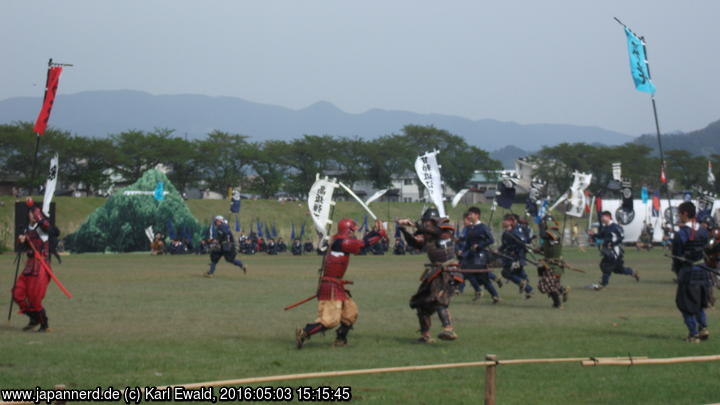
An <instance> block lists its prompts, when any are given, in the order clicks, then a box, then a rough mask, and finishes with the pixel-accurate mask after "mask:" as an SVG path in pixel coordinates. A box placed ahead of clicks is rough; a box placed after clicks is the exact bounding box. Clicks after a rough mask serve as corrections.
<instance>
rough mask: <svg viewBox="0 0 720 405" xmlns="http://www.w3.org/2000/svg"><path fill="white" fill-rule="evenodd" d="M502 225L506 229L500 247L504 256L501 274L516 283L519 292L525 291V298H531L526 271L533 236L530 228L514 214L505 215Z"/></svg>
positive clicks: (500, 251)
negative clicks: (529, 245) (526, 257)
mask: <svg viewBox="0 0 720 405" xmlns="http://www.w3.org/2000/svg"><path fill="white" fill-rule="evenodd" d="M502 226H503V229H505V231H504V232H503V234H502V239H501V240H502V244H501V245H500V248H499V249H498V251H499V253H500V254H501V255H502V258H503V260H502V262H503V270H502V273H501V274H502V276H503V277H505V278H506V279H508V280H510V281H512V282H513V283H515V284H516V285H517V286H518V290H519V292H520V293H521V294H523V293H524V294H525V298H526V299H529V298H531V297H532V287H531V286H530V283H529V282H528V276H527V273H526V272H525V264H527V262H526V259H525V256H526V254H527V250H528V244H529V243H530V238H531V234H530V232H529V231H528V229H529V228H528V227H525V226H523V225H522V224H520V223H518V221H517V217H516V216H515V215H514V214H506V215H505V216H504V217H503V221H502Z"/></svg>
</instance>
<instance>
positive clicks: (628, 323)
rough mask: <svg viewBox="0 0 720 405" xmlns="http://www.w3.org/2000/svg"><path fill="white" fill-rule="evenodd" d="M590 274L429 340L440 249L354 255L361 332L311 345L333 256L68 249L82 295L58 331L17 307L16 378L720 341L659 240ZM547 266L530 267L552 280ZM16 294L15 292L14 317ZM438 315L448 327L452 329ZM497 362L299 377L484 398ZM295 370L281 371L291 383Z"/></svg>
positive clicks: (610, 371) (441, 399) (605, 383)
mask: <svg viewBox="0 0 720 405" xmlns="http://www.w3.org/2000/svg"><path fill="white" fill-rule="evenodd" d="M566 256H567V258H568V259H569V261H571V262H572V264H574V265H576V266H578V267H583V268H585V269H587V270H588V271H589V273H588V274H580V273H574V272H571V273H569V274H567V275H566V276H565V278H564V281H565V284H567V285H569V286H570V287H571V288H572V291H571V297H570V301H569V302H568V303H567V305H566V307H565V309H562V310H554V309H552V308H550V300H549V299H548V298H547V297H544V296H541V295H536V296H535V297H533V298H532V299H530V300H525V299H523V298H522V297H521V296H520V295H519V294H518V292H517V288H516V287H514V286H513V285H506V286H505V287H504V288H502V289H501V290H500V294H501V296H502V299H503V301H502V302H501V303H500V304H499V305H495V306H494V305H491V304H490V300H489V298H488V297H487V295H486V296H485V297H484V298H483V300H482V302H479V303H473V302H472V301H471V300H472V289H471V288H470V287H469V286H468V289H466V291H465V294H464V295H461V296H458V297H455V298H454V301H453V303H452V305H451V312H452V314H453V317H454V320H455V323H456V330H457V332H458V334H459V336H460V339H459V340H457V341H454V342H441V341H439V342H438V343H436V344H434V345H418V344H415V343H414V340H415V339H416V338H417V336H418V334H417V332H416V330H417V328H418V327H417V321H416V318H415V315H414V313H413V312H412V310H410V308H409V307H408V305H407V303H408V298H409V297H410V295H411V294H412V293H413V292H414V290H415V289H416V287H417V279H418V276H419V274H420V272H421V265H422V263H423V261H424V259H423V258H422V257H420V256H405V257H393V256H383V257H354V258H353V259H352V261H351V267H350V270H349V274H348V278H349V279H351V280H354V281H355V285H353V286H352V288H351V290H352V292H353V296H354V298H355V300H356V301H357V303H358V305H359V306H360V318H359V321H358V323H357V325H356V328H355V330H353V331H352V332H351V334H350V344H349V346H347V347H344V348H333V347H331V343H332V341H333V339H334V334H330V333H328V334H327V335H326V336H322V335H317V336H315V337H313V339H312V340H311V341H310V342H308V344H307V345H306V346H305V348H303V349H302V350H297V349H296V348H295V346H294V336H293V334H294V329H295V327H298V326H302V325H304V324H305V323H306V322H308V321H311V320H313V319H314V316H315V309H316V305H315V303H314V302H311V303H308V304H305V305H303V306H300V307H299V308H296V309H294V310H291V311H287V312H285V311H283V310H282V308H283V306H285V305H287V304H290V303H293V302H295V301H297V300H299V299H301V298H305V297H307V296H308V295H310V294H312V293H313V291H314V288H315V286H316V275H317V272H316V269H317V267H318V263H319V258H318V256H304V257H301V258H295V257H291V256H278V257H269V256H265V255H258V256H252V257H242V258H243V259H244V260H245V261H246V264H247V265H248V267H249V272H248V274H247V275H243V274H242V272H241V271H240V270H238V269H237V268H236V267H233V266H231V265H229V264H227V263H221V264H220V265H219V266H218V271H217V273H216V274H217V277H216V278H214V279H207V278H203V277H202V276H201V273H202V272H203V271H205V270H206V268H207V263H208V258H207V257H205V256H174V257H170V256H165V257H151V256H149V255H147V254H125V255H102V254H86V255H73V256H66V257H65V258H64V261H63V264H62V265H60V266H56V273H57V274H58V276H59V277H60V278H61V280H62V281H63V282H64V284H65V285H66V286H67V287H68V288H69V289H70V290H71V291H72V293H73V294H74V295H75V297H74V298H73V299H71V300H68V299H67V298H65V296H63V295H62V293H61V292H60V290H59V289H58V288H57V287H56V286H54V285H50V287H49V290H48V296H47V298H46V300H45V304H46V308H47V310H48V314H49V317H50V324H51V328H52V332H51V333H47V334H40V333H29V332H21V331H20V329H21V327H22V326H24V325H25V323H26V322H27V319H26V318H25V317H24V316H19V315H17V314H14V315H13V320H12V323H11V324H10V326H5V323H4V321H3V322H2V325H3V326H2V327H0V347H1V348H2V350H0V387H2V388H7V387H34V386H35V385H40V386H43V387H51V386H53V385H55V384H66V385H67V386H68V387H70V388H73V387H83V388H93V387H95V386H98V385H100V386H103V387H106V386H109V385H112V386H114V387H124V386H126V385H129V386H135V385H138V386H145V385H165V384H180V383H191V382H201V381H211V380H220V379H232V378H244V377H252V376H264V375H276V374H288V373H298V372H312V371H328V370H346V369H358V368H371V367H391V366H403V365H419V364H434V363H446V362H462V361H475V360H482V359H484V356H485V354H486V353H493V354H496V355H498V357H499V358H500V359H516V358H539V357H575V356H625V355H628V354H631V355H634V356H650V357H671V356H688V355H706V354H716V353H720V334H719V333H720V322H718V318H720V316H719V315H718V313H717V311H716V310H710V311H709V312H708V318H709V322H710V330H711V332H712V333H713V335H712V336H711V338H710V340H709V341H707V342H703V343H702V344H697V345H692V344H688V343H685V342H683V341H682V338H683V337H685V335H686V330H685V327H684V325H683V323H682V319H681V317H680V315H679V313H678V311H677V310H676V309H675V305H674V288H675V287H674V284H673V283H672V282H671V278H672V277H671V273H670V272H669V270H667V269H668V265H667V262H666V260H665V259H664V258H662V254H661V252H660V251H659V250H655V251H653V252H651V253H637V252H635V251H632V250H631V249H628V255H627V262H628V264H629V265H631V266H633V267H635V268H636V269H639V270H640V273H641V277H642V281H641V282H640V283H639V284H638V283H635V282H634V280H632V279H631V278H629V277H624V276H617V275H614V276H613V278H612V279H611V284H610V288H608V289H606V290H604V291H600V292H595V291H591V290H587V289H584V287H585V286H586V285H588V284H590V283H593V282H596V281H597V280H598V279H599V274H600V272H599V270H598V269H597V262H598V256H597V252H596V251H589V252H587V253H580V252H578V251H569V252H567V255H566ZM13 258H14V256H12V255H8V254H6V255H2V256H0V266H1V267H0V268H1V269H2V271H1V272H0V291H5V292H7V291H8V290H9V289H10V286H11V284H12V274H13V272H14V266H13V265H12V260H13ZM534 273H535V271H534V269H531V271H530V272H529V274H530V276H531V280H532V282H533V284H535V283H536V282H537V277H535V274H534ZM8 299H9V294H6V295H5V298H3V300H2V302H0V311H2V316H3V317H4V316H5V314H7V310H8V307H7V305H8ZM438 324H439V322H438V321H437V319H435V320H434V325H433V331H434V333H437V332H438V331H439V329H440V328H439V325H438ZM483 376H484V369H482V368H463V369H455V370H441V371H418V372H409V373H397V374H384V375H368V376H353V377H342V378H324V379H312V380H301V381H291V382H288V383H286V384H289V385H292V386H301V385H310V386H320V385H330V386H333V387H335V386H338V385H349V386H352V394H353V401H354V402H357V403H368V404H370V403H373V404H375V403H378V404H379V403H383V404H384V403H402V404H405V403H412V404H438V403H452V404H477V403H480V402H481V401H482V395H483V382H484V377H483ZM719 378H720V364H718V363H695V364H686V365H664V366H634V367H629V368H628V367H611V366H605V367H588V368H583V367H581V366H580V365H579V364H574V363H572V364H555V365H517V366H500V368H499V370H498V385H497V390H498V403H499V404H559V403H562V404H703V403H710V402H718V401H720V386H718V381H719ZM280 384H282V383H274V384H273V385H276V386H277V385H280Z"/></svg>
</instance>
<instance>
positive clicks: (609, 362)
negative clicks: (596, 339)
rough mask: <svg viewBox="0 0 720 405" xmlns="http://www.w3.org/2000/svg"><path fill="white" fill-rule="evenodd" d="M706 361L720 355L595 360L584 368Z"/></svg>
mask: <svg viewBox="0 0 720 405" xmlns="http://www.w3.org/2000/svg"><path fill="white" fill-rule="evenodd" d="M706 361H720V355H718V354H715V355H710V356H689V357H670V358H666V359H640V358H634V357H633V358H629V359H628V358H625V359H594V360H583V361H582V365H583V366H633V365H636V364H677V363H700V362H706Z"/></svg>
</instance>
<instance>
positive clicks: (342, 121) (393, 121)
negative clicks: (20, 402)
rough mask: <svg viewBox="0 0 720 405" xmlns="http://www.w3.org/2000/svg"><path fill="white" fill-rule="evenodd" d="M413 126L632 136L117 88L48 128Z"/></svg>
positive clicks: (565, 137)
mask: <svg viewBox="0 0 720 405" xmlns="http://www.w3.org/2000/svg"><path fill="white" fill-rule="evenodd" d="M40 104H41V102H40V98H39V97H38V98H34V97H15V98H9V99H6V100H2V101H0V123H9V122H12V121H32V120H34V119H35V117H36V115H37V112H38V110H39V108H40ZM408 124H417V125H434V126H436V127H438V128H443V129H446V130H448V131H450V132H452V133H455V134H457V135H461V136H463V137H465V138H466V139H467V140H468V142H469V143H470V144H473V145H477V146H479V147H481V148H483V149H486V150H496V149H500V148H502V147H504V146H508V145H514V146H517V147H520V148H523V149H526V150H536V149H540V148H541V147H542V146H543V145H555V144H558V143H561V142H587V143H594V142H602V143H604V144H608V145H617V144H622V143H625V142H628V141H632V139H633V138H632V137H630V136H628V135H625V134H621V133H618V132H613V131H609V130H606V129H602V128H598V127H589V126H575V125H561V124H529V125H522V124H517V123H515V122H503V121H497V120H492V119H482V120H477V121H474V120H470V119H467V118H462V117H457V116H451V115H441V114H417V113H413V112H407V111H389V110H380V109H372V110H369V111H366V112H364V113H361V114H351V113H347V112H344V111H342V110H340V109H338V108H337V107H335V106H334V105H333V104H330V103H328V102H322V101H321V102H318V103H315V104H313V105H311V106H309V107H306V108H303V109H300V110H292V109H289V108H285V107H279V106H274V105H268V104H259V103H253V102H250V101H247V100H243V99H241V98H235V97H209V96H202V95H189V94H179V95H151V94H148V93H144V92H140V91H129V90H112V91H87V92H81V93H76V94H62V93H61V94H59V95H58V98H57V102H56V104H55V107H54V108H53V115H52V118H51V121H50V125H51V126H55V127H57V128H60V129H64V130H68V131H71V132H73V133H76V134H79V135H84V136H94V137H103V136H106V135H107V134H109V133H118V132H122V131H125V130H128V129H140V130H152V129H154V128H170V129H174V130H175V131H176V134H178V135H181V136H182V135H185V134H187V135H188V137H190V138H195V137H201V136H203V135H205V134H207V133H208V132H210V131H212V130H214V129H219V130H223V131H228V132H234V133H241V134H244V135H248V136H250V137H252V138H253V139H254V140H266V139H286V140H287V139H292V138H296V137H298V136H301V135H303V134H316V135H325V134H329V135H339V136H360V137H368V138H374V137H378V136H381V135H387V134H390V133H397V132H398V131H399V130H400V129H401V128H402V127H403V126H405V125H408Z"/></svg>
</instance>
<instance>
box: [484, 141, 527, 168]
mask: <svg viewBox="0 0 720 405" xmlns="http://www.w3.org/2000/svg"><path fill="white" fill-rule="evenodd" d="M530 154H531V153H530V152H528V151H526V150H524V149H520V148H518V147H516V146H512V145H509V146H505V147H503V148H500V149H498V150H494V151H492V152H490V157H491V158H493V159H495V160H497V161H499V162H500V163H502V165H503V168H504V169H514V168H515V161H516V160H517V159H518V158H521V157H523V156H528V155H530Z"/></svg>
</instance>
